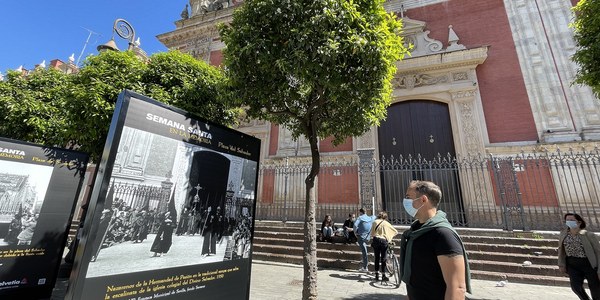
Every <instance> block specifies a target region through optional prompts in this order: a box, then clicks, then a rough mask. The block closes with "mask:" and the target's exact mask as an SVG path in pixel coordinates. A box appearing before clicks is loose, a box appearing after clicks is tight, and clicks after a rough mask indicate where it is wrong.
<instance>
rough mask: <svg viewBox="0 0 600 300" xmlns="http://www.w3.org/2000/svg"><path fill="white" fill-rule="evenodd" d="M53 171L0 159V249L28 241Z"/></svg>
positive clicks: (32, 233)
mask: <svg viewBox="0 0 600 300" xmlns="http://www.w3.org/2000/svg"><path fill="white" fill-rule="evenodd" d="M53 171H54V167H52V166H44V165H35V164H27V163H21V162H14V161H6V160H0V249H2V248H4V247H12V246H15V245H16V246H21V245H24V246H29V245H31V241H32V239H33V236H34V235H35V234H36V225H37V222H38V219H39V216H40V211H41V209H42V206H43V205H44V198H45V196H46V191H47V190H48V184H49V183H50V178H51V177H52V172H53ZM42 231H43V230H42Z"/></svg>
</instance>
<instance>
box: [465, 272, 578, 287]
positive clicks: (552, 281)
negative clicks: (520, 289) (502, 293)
mask: <svg viewBox="0 0 600 300" xmlns="http://www.w3.org/2000/svg"><path fill="white" fill-rule="evenodd" d="M471 278H473V279H481V280H492V281H501V280H507V282H508V283H507V285H506V288H510V283H511V282H513V283H528V284H536V285H548V286H565V287H568V286H570V284H569V278H568V277H565V276H563V277H555V276H540V275H529V274H513V273H500V272H491V271H480V270H471ZM475 293H477V292H476V291H475Z"/></svg>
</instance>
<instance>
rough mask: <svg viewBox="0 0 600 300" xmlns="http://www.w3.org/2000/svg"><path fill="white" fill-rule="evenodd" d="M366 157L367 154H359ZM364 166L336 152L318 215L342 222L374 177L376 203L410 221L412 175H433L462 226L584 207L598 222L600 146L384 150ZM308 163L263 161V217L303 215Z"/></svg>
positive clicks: (557, 220)
mask: <svg viewBox="0 0 600 300" xmlns="http://www.w3.org/2000/svg"><path fill="white" fill-rule="evenodd" d="M361 163H362V162H361ZM370 163H371V165H372V168H371V170H372V171H371V172H372V174H365V171H364V169H361V168H360V167H359V164H358V162H357V160H356V159H341V160H330V161H328V162H325V163H323V164H322V166H321V172H320V173H319V177H318V179H317V181H318V182H317V183H316V184H315V198H316V199H317V222H320V221H321V219H322V218H323V217H324V216H325V215H326V214H329V215H332V217H333V219H334V221H336V222H338V223H341V222H343V220H344V219H346V217H347V215H348V213H350V212H356V211H357V210H358V208H359V207H361V206H364V205H365V203H370V201H371V200H370V199H359V197H361V196H360V195H363V194H362V193H360V189H365V188H368V185H364V184H362V183H363V182H364V181H365V179H368V177H369V176H370V175H372V176H373V177H375V178H376V179H375V180H376V184H375V188H374V191H373V195H374V196H375V198H376V199H377V201H376V203H375V206H376V207H375V208H376V210H380V209H385V210H387V211H388V215H389V216H390V220H391V221H392V223H394V224H410V222H411V221H412V218H411V217H410V216H408V215H407V214H406V212H405V211H404V209H403V207H402V198H404V194H405V191H406V188H407V187H408V184H409V182H410V181H411V180H415V179H417V180H430V181H433V182H435V183H436V184H438V185H439V186H440V188H441V189H442V193H443V198H442V201H441V203H440V207H439V208H440V209H441V210H443V211H444V212H446V213H447V215H448V219H449V220H450V221H451V222H452V223H453V224H454V225H455V226H460V227H479V228H500V229H505V230H513V229H519V230H557V229H560V228H561V227H562V226H563V225H562V223H563V221H562V216H563V215H564V214H565V213H567V212H576V213H579V214H581V215H582V216H583V217H584V219H586V221H587V222H588V224H590V225H591V226H592V227H594V228H600V220H599V217H598V214H597V212H599V211H600V179H599V178H600V176H599V175H600V150H599V149H594V150H592V151H585V150H581V151H573V150H569V151H567V152H562V151H560V150H555V151H552V152H551V151H545V150H543V151H537V152H528V153H526V152H521V153H519V154H514V155H502V156H495V155H489V156H469V157H465V158H456V157H452V156H450V155H446V156H442V155H438V156H437V157H435V158H433V159H424V158H421V157H419V156H416V157H410V156H409V157H397V158H395V157H382V158H381V159H379V160H373V161H372V162H370ZM309 170H310V165H308V164H306V163H301V162H297V161H291V160H288V161H287V163H281V162H280V163H279V164H274V163H273V164H269V163H267V164H263V166H262V167H261V170H260V181H259V182H262V187H261V189H260V191H259V198H258V205H257V218H258V219H267V220H297V221H301V220H303V218H304V207H305V206H304V201H305V200H304V199H305V186H304V179H305V177H306V175H307V174H308V171H309Z"/></svg>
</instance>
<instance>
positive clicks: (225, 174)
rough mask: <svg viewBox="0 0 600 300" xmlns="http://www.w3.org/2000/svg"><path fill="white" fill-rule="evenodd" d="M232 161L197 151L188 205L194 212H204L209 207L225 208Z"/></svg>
mask: <svg viewBox="0 0 600 300" xmlns="http://www.w3.org/2000/svg"><path fill="white" fill-rule="evenodd" d="M230 164H231V162H230V160H229V159H228V158H227V157H225V156H223V155H221V154H219V153H216V152H212V151H197V152H194V155H193V158H192V167H191V169H190V186H191V187H192V188H191V189H190V190H189V194H188V195H189V196H188V202H187V203H188V204H187V206H188V207H190V208H191V209H192V210H195V211H196V212H202V211H203V210H205V209H207V208H208V207H209V206H212V209H215V208H216V207H217V206H221V207H222V208H224V207H225V195H226V191H227V181H228V180H229V165H230ZM196 196H197V197H196Z"/></svg>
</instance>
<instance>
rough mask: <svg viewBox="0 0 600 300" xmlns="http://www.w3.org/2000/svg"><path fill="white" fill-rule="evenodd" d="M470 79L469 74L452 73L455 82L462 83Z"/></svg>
mask: <svg viewBox="0 0 600 300" xmlns="http://www.w3.org/2000/svg"><path fill="white" fill-rule="evenodd" d="M468 79H469V74H467V72H459V73H452V80H453V81H461V80H468Z"/></svg>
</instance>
